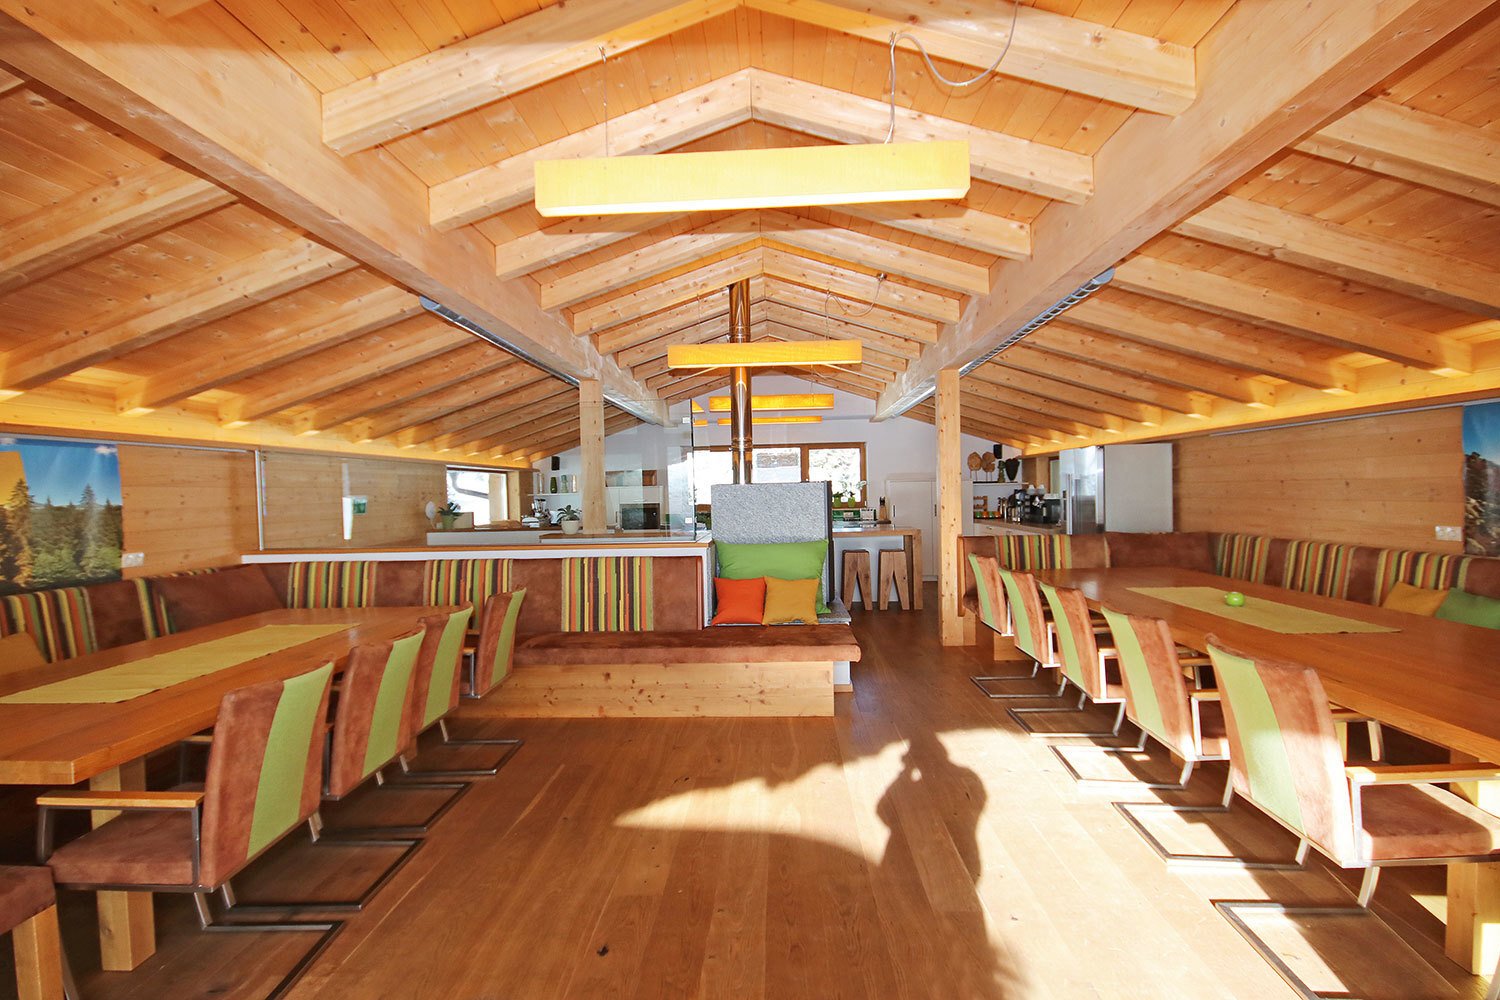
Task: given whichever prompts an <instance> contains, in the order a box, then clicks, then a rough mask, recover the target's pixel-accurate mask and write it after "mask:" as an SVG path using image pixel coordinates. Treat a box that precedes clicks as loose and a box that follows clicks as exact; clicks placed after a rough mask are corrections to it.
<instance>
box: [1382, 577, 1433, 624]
mask: <svg viewBox="0 0 1500 1000" xmlns="http://www.w3.org/2000/svg"><path fill="white" fill-rule="evenodd" d="M1447 596H1448V591H1446V590H1431V589H1429V588H1427V587H1413V586H1412V585H1411V584H1409V583H1395V584H1392V585H1391V590H1390V593H1388V594H1386V595H1385V600H1383V601H1381V602H1380V606H1381V607H1382V608H1390V609H1391V610H1392V611H1407V612H1410V613H1411V614H1414V615H1426V616H1427V617H1428V618H1431V617H1432V616H1433V615H1434V614H1436V613H1437V609H1438V608H1439V607H1441V606H1442V603H1443V601H1444V599H1446V598H1447Z"/></svg>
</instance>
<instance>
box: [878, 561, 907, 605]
mask: <svg viewBox="0 0 1500 1000" xmlns="http://www.w3.org/2000/svg"><path fill="white" fill-rule="evenodd" d="M893 583H894V584H895V585H896V597H897V599H898V600H899V601H900V602H901V610H902V611H905V610H907V609H908V608H910V607H911V581H910V579H909V578H908V577H907V575H906V550H905V549H881V550H880V610H881V611H884V610H885V609H886V608H887V607H889V606H890V596H891V584H893Z"/></svg>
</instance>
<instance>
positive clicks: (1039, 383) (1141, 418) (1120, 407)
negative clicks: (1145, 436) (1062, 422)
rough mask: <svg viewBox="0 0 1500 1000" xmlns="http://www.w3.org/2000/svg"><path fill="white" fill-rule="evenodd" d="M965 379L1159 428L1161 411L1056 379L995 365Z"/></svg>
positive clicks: (973, 373) (980, 367)
mask: <svg viewBox="0 0 1500 1000" xmlns="http://www.w3.org/2000/svg"><path fill="white" fill-rule="evenodd" d="M965 378H970V379H973V380H974V381H976V382H983V383H987V384H989V385H992V386H994V387H996V388H997V389H1004V390H1016V389H1019V390H1020V391H1022V392H1025V393H1029V394H1031V395H1033V396H1040V397H1043V398H1046V399H1052V400H1057V401H1058V402H1060V403H1071V404H1073V405H1075V406H1081V407H1084V408H1086V409H1089V410H1094V411H1096V412H1099V413H1108V414H1113V415H1114V416H1117V417H1123V418H1124V419H1126V420H1130V421H1133V422H1135V423H1142V424H1159V423H1161V419H1162V408H1161V407H1159V406H1152V405H1151V404H1149V403H1139V402H1136V401H1135V400H1133V399H1122V398H1120V397H1119V396H1112V395H1110V394H1109V393H1107V392H1096V391H1095V390H1093V389H1084V388H1080V387H1078V386H1075V385H1069V384H1068V383H1067V382H1060V381H1058V380H1057V379H1051V378H1047V377H1045V376H1042V375H1033V374H1031V373H1030V372H1023V371H1021V370H1019V369H1016V368H1006V367H1004V366H1002V365H998V364H995V363H994V362H990V363H988V364H983V365H980V366H979V367H978V368H976V369H974V370H973V371H972V372H970V373H969V374H968V375H966V376H965Z"/></svg>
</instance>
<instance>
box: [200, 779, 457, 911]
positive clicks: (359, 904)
mask: <svg viewBox="0 0 1500 1000" xmlns="http://www.w3.org/2000/svg"><path fill="white" fill-rule="evenodd" d="M466 787H467V786H466ZM455 798H457V796H455ZM315 816H316V814H315ZM308 827H309V829H310V830H311V831H312V842H313V845H314V846H316V847H404V848H405V850H404V851H402V852H401V855H400V856H399V857H397V858H396V860H395V861H392V862H391V863H390V864H389V865H387V866H386V868H385V870H384V871H382V872H381V873H380V874H379V875H378V876H377V877H376V878H375V881H374V882H372V883H371V884H370V886H369V887H368V888H366V889H365V891H364V892H362V893H360V895H359V896H358V897H357V898H355V899H333V900H317V901H312V902H309V901H306V900H288V901H268V900H260V901H258V902H254V903H241V902H237V901H236V900H235V899H234V894H233V891H232V890H231V889H229V886H228V883H225V886H224V905H225V907H226V909H227V911H228V912H230V913H286V914H291V915H293V916H301V915H306V914H321V913H359V912H360V911H361V910H363V909H364V908H365V906H366V905H367V904H368V903H369V902H370V900H372V899H374V898H375V896H376V894H377V893H379V892H380V890H381V889H384V888H385V887H386V885H387V884H388V883H389V882H390V881H391V879H393V878H395V877H396V873H397V872H399V871H400V870H401V869H402V868H404V867H406V863H407V862H408V861H410V860H411V859H412V856H413V855H415V854H416V853H417V849H418V848H420V847H421V846H422V841H421V840H420V839H415V836H416V835H413V836H412V837H402V838H394V837H389V838H376V837H369V836H358V835H355V834H353V833H350V834H347V835H343V836H322V835H321V834H320V833H319V830H320V829H321V827H322V824H321V823H319V824H316V825H315V824H314V823H313V822H312V820H309V821H308Z"/></svg>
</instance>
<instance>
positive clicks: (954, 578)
mask: <svg viewBox="0 0 1500 1000" xmlns="http://www.w3.org/2000/svg"><path fill="white" fill-rule="evenodd" d="M958 400H959V394H958V370H957V369H956V368H945V369H943V370H942V371H940V372H938V377H937V452H938V556H939V558H938V608H939V615H940V619H939V620H940V635H941V638H942V643H943V645H944V646H968V645H971V644H973V642H974V618H973V616H972V615H971V616H967V617H960V616H959V614H958V596H959V595H958V590H959V580H960V579H961V575H960V574H959V566H958V536H959V533H960V532H961V531H963V500H964V498H963V479H962V473H961V472H960V467H959V462H960V461H961V458H962V452H963V447H962V443H961V441H960V439H959V427H958V417H959V409H958V407H959V402H958Z"/></svg>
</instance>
